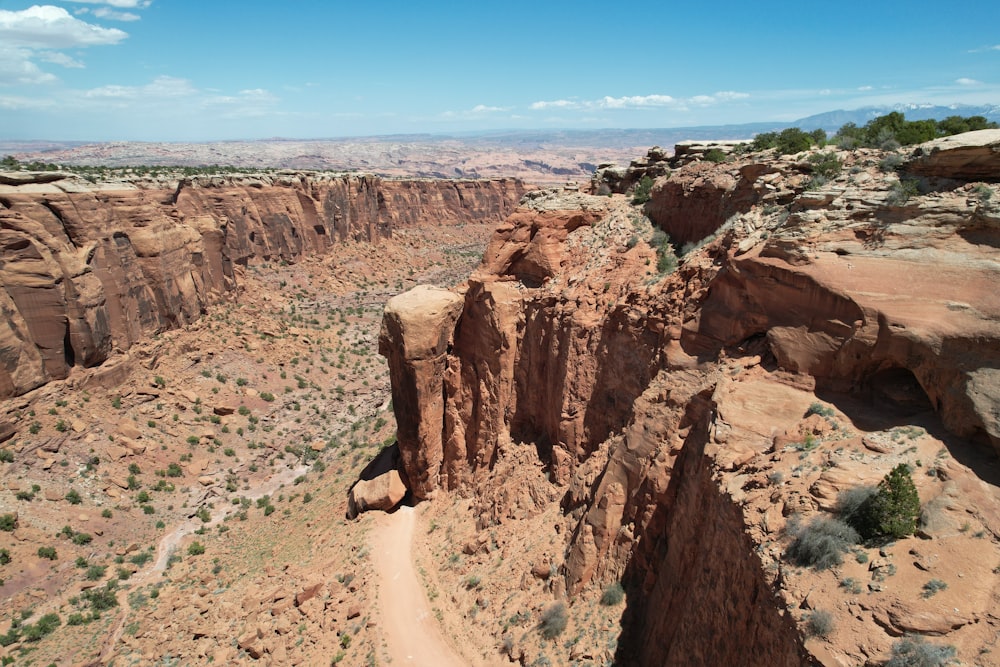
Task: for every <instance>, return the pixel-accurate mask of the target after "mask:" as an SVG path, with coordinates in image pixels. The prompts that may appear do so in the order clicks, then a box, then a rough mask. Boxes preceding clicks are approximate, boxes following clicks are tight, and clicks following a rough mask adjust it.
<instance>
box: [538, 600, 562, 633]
mask: <svg viewBox="0 0 1000 667" xmlns="http://www.w3.org/2000/svg"><path fill="white" fill-rule="evenodd" d="M567 622H568V618H567V615H566V605H565V604H564V603H562V602H556V603H555V604H554V605H552V606H550V607H548V608H546V609H545V611H543V612H542V622H541V623H540V624H539V627H540V628H541V631H542V636H543V637H545V638H546V639H553V638H555V637H558V636H559V635H561V634H562V632H563V630H565V629H566V623H567Z"/></svg>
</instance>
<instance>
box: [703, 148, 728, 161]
mask: <svg viewBox="0 0 1000 667" xmlns="http://www.w3.org/2000/svg"><path fill="white" fill-rule="evenodd" d="M703 157H704V159H705V160H707V161H709V162H725V161H726V154H725V153H724V152H723V151H722V150H720V149H718V148H709V149H708V150H707V151H705V155H704V156H703Z"/></svg>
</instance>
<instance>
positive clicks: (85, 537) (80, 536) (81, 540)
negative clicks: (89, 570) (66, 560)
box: [73, 533, 94, 546]
mask: <svg viewBox="0 0 1000 667" xmlns="http://www.w3.org/2000/svg"><path fill="white" fill-rule="evenodd" d="M93 539H94V538H93V537H91V536H90V534H89V533H75V534H74V535H73V544H79V545H81V546H82V545H84V544H90V543H91V541H92V540H93Z"/></svg>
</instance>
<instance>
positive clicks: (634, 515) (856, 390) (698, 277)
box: [382, 151, 1000, 665]
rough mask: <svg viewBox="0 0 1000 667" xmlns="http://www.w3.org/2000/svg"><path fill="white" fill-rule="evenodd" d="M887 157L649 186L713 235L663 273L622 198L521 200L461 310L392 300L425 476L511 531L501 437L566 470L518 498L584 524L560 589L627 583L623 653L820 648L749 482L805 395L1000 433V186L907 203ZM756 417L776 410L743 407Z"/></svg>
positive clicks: (409, 443) (658, 203)
mask: <svg viewBox="0 0 1000 667" xmlns="http://www.w3.org/2000/svg"><path fill="white" fill-rule="evenodd" d="M879 157H880V156H879V155H877V154H875V153H865V152H864V151H861V152H858V153H855V154H844V155H842V158H843V159H845V160H848V161H854V165H855V166H856V167H857V168H856V169H855V170H853V171H852V172H851V173H850V174H848V173H847V171H846V170H845V172H844V173H843V174H842V175H841V176H840V177H839V178H838V179H837V180H836V182H835V183H833V184H830V185H828V186H826V187H824V188H822V189H815V184H812V185H813V189H811V190H810V189H807V185H808V184H809V180H810V173H809V163H808V162H797V161H795V160H792V159H773V158H770V159H767V160H760V159H759V158H758V159H757V160H755V159H754V158H742V159H738V160H735V161H731V162H729V163H724V164H721V165H707V164H698V163H695V164H692V165H690V166H689V167H685V168H682V169H680V170H678V171H677V172H675V173H674V174H673V175H671V176H669V177H665V178H661V179H659V180H658V181H657V184H656V186H655V187H654V189H653V199H652V201H651V202H650V203H649V205H648V206H647V207H646V211H648V212H649V215H650V218H652V219H653V220H654V222H657V224H658V225H659V226H661V227H662V228H663V229H664V230H665V231H666V232H668V233H669V234H670V236H671V237H672V238H674V239H677V240H681V241H684V242H697V241H699V240H700V239H702V238H704V237H707V236H710V235H713V234H716V233H718V234H719V237H720V238H719V240H717V241H715V242H713V243H711V244H709V245H708V246H707V247H706V248H704V249H702V250H700V251H694V252H692V253H691V254H689V255H688V256H686V257H684V258H683V260H682V261H681V263H680V267H679V269H678V270H677V271H676V272H675V273H673V274H669V275H665V274H660V273H658V272H657V270H656V267H657V255H656V253H655V252H654V250H653V249H652V248H650V246H649V245H648V244H647V243H646V241H645V240H646V239H650V227H649V222H648V221H647V220H646V219H645V218H644V217H643V215H642V214H641V213H640V211H639V210H637V209H635V208H633V207H631V206H630V205H629V204H628V203H627V202H626V201H625V200H624V199H623V198H620V197H610V198H608V197H591V196H587V195H580V194H575V193H570V194H566V193H562V194H558V193H553V194H545V193H536V194H535V195H533V196H531V197H529V198H528V199H527V200H526V203H525V206H524V207H523V208H521V209H520V210H518V211H517V212H516V213H515V214H514V215H512V216H511V217H510V218H509V219H508V221H507V222H506V223H505V224H504V225H501V226H500V227H499V228H498V229H497V232H496V234H495V236H494V239H493V241H492V242H491V244H490V246H489V248H488V250H487V252H486V255H485V256H484V259H483V263H482V265H481V267H480V269H479V270H478V271H477V272H476V273H474V274H473V276H472V277H471V278H470V280H469V283H468V287H467V289H466V290H465V292H464V295H458V294H456V295H455V296H454V297H453V298H451V299H445V298H444V297H441V298H442V299H443V300H447V301H448V302H449V303H453V302H457V300H458V299H459V298H463V299H464V307H463V308H462V310H461V313H459V314H456V313H455V312H454V310H453V309H449V310H448V311H447V315H446V316H445V314H443V312H442V311H440V310H435V311H434V312H431V311H427V312H426V313H423V314H420V313H419V312H418V310H419V309H416V310H415V309H413V308H411V307H410V306H412V305H413V304H414V303H415V302H417V301H419V299H414V298H413V297H412V296H410V295H401V296H400V297H397V299H398V300H399V301H398V302H397V304H396V307H395V308H394V307H393V304H392V303H391V304H390V307H389V308H388V309H387V313H386V320H385V325H384V328H383V337H382V340H383V346H382V349H383V352H384V353H386V354H388V356H389V362H390V370H391V373H392V379H393V395H394V405H395V409H396V416H397V421H398V423H399V446H400V450H401V452H402V453H403V461H404V464H405V466H406V472H407V474H408V476H409V478H410V479H411V480H417V481H416V482H415V483H414V484H413V491H414V494H415V495H416V496H417V497H418V498H427V497H430V496H432V495H434V494H435V493H437V492H438V491H439V490H449V489H455V490H459V491H461V492H463V493H471V494H473V495H474V497H476V498H478V502H477V504H476V510H477V512H478V516H479V523H480V526H481V527H488V526H502V525H504V524H516V522H517V520H518V519H521V518H524V517H525V516H526V514H525V503H524V501H523V499H522V498H518V493H517V492H516V491H514V490H511V489H509V488H506V489H498V486H497V485H498V484H500V485H506V484H508V481H507V480H506V479H498V477H497V476H495V475H493V474H492V471H493V469H494V468H495V467H496V466H497V464H498V461H499V460H501V459H503V457H505V456H508V455H509V454H508V452H507V451H506V450H507V448H508V447H510V446H513V447H514V448H518V447H520V448H530V449H531V450H533V451H535V452H536V453H537V457H538V460H540V462H541V464H542V465H543V466H544V467H545V469H546V471H547V472H548V479H549V483H550V484H551V485H552V487H553V489H552V491H551V492H546V491H544V490H542V491H538V490H537V489H534V488H532V489H530V490H528V491H527V492H528V493H529V494H530V497H531V499H533V502H534V503H535V505H536V511H537V512H540V511H542V508H543V506H544V504H545V503H546V502H548V500H547V498H549V497H552V496H556V497H559V496H561V498H562V499H561V509H562V512H563V515H564V516H566V517H567V518H568V520H569V521H570V523H572V524H573V525H575V528H574V529H573V530H572V531H571V533H570V534H569V535H568V536H567V537H566V553H565V561H564V562H563V563H562V565H561V569H560V572H561V573H562V575H563V577H564V578H565V587H566V589H567V590H568V591H569V592H570V593H571V594H572V593H576V592H580V591H583V590H586V589H587V588H588V587H590V586H593V585H594V584H597V583H600V584H604V583H607V582H610V581H614V580H619V579H621V580H623V581H625V582H627V588H629V587H631V588H630V590H631V594H630V598H629V609H628V612H627V614H626V617H625V618H626V621H625V626H624V629H625V631H624V633H623V644H622V645H620V647H619V655H618V657H619V658H620V659H621V660H622V661H623V662H624V663H625V664H628V662H629V661H638V662H639V663H641V664H706V665H707V664H729V663H732V664H746V665H751V664H760V665H772V664H788V665H794V664H803V663H805V662H808V661H810V660H812V658H810V657H807V656H806V654H805V653H804V649H803V643H802V639H801V638H800V636H799V634H798V631H797V630H796V629H795V626H794V622H792V620H790V618H789V616H788V615H787V613H786V610H785V608H784V604H785V603H784V602H782V601H781V600H779V599H778V597H776V589H775V585H776V583H775V580H774V576H773V571H772V572H770V573H769V572H768V571H767V570H766V569H765V567H764V564H763V561H762V559H761V556H760V553H762V551H761V546H762V545H760V544H759V543H756V542H755V541H754V539H752V538H751V536H750V533H751V530H750V526H753V525H756V521H757V519H754V518H753V517H751V516H750V515H748V514H747V513H746V512H747V511H748V510H747V509H746V508H745V507H744V505H743V503H744V500H741V499H744V498H746V497H748V494H750V495H752V494H753V493H754V489H757V488H760V487H761V486H766V485H767V481H766V480H765V481H761V480H762V479H763V478H764V475H763V473H760V472H759V471H760V470H762V469H766V468H764V467H763V466H765V462H764V459H765V458H766V457H767V456H768V454H769V452H773V451H774V450H773V447H774V446H775V445H774V442H775V440H774V434H775V433H778V432H780V431H781V430H782V429H784V428H788V429H791V428H792V427H793V426H795V424H797V422H798V421H800V420H801V419H802V415H803V413H804V411H805V406H807V405H808V404H809V403H808V400H807V399H805V398H803V397H804V396H807V395H810V394H808V392H810V391H812V390H813V389H815V388H817V387H818V388H820V389H823V390H828V391H838V392H848V393H849V394H851V395H853V396H855V397H859V398H861V399H863V400H873V401H874V400H887V401H889V403H891V404H892V405H893V406H896V407H899V408H900V409H904V408H905V409H909V408H913V409H917V410H922V409H924V408H927V409H931V410H934V411H935V412H936V414H937V415H938V417H939V418H940V420H941V423H943V425H944V426H945V428H947V429H948V430H950V431H951V433H953V434H955V435H957V436H960V437H962V438H967V439H970V440H971V441H973V442H979V443H980V445H981V446H985V447H986V448H987V449H988V450H991V449H1000V415H998V414H997V412H996V406H997V405H1000V375H998V374H997V371H996V368H998V367H1000V363H998V361H1000V357H998V353H1000V327H998V325H997V322H1000V299H998V298H997V296H996V292H995V285H996V284H998V280H1000V266H998V265H997V263H996V261H995V249H996V247H997V245H998V237H997V229H998V228H1000V227H998V226H997V220H998V219H1000V207H998V205H997V203H996V202H995V201H994V200H993V199H992V198H991V197H990V196H989V195H991V194H992V193H993V190H991V189H990V186H986V185H979V186H975V187H974V186H973V185H972V184H967V183H964V182H961V181H935V182H926V183H925V184H924V186H925V190H926V192H925V194H924V195H921V196H917V197H913V198H912V199H910V200H908V201H906V200H903V201H900V198H899V197H898V196H895V195H894V194H893V192H894V188H896V186H895V185H894V184H895V183H896V182H897V180H898V178H897V177H896V176H895V175H894V174H893V175H889V176H884V175H880V174H878V172H877V171H876V170H875V169H874V166H875V165H876V164H877V161H878V159H879ZM923 168H925V169H926V165H924V167H923ZM994 189H995V188H994ZM991 202H992V203H991ZM671 252H672V251H671V250H670V249H669V248H666V247H665V248H663V249H662V250H661V253H660V254H667V255H669V254H670V253H671ZM667 264H668V263H667ZM404 311H405V312H407V313H409V316H411V317H412V318H414V319H411V321H410V323H409V326H410V327H411V328H413V329H415V330H420V331H422V332H424V333H422V334H421V336H423V337H429V338H433V339H434V340H435V341H437V346H436V348H435V355H434V358H433V362H432V363H428V362H427V359H426V357H423V356H420V357H409V356H408V355H407V353H406V352H405V351H404V350H405V343H406V336H405V334H403V335H402V337H401V338H400V337H399V332H400V331H403V329H402V328H401V327H400V326H399V323H398V322H397V321H396V320H398V319H399V317H400V316H399V312H404ZM427 332H433V336H429V335H428V333H427ZM730 358H732V359H733V361H732V362H730V361H729V359H730ZM734 383H735V384H734ZM769 401H770V403H769ZM802 401H806V402H805V403H803V402H802ZM754 402H756V403H758V404H759V406H760V407H758V408H754V407H753V404H754ZM748 406H749V407H748ZM894 409H895V408H894ZM759 410H763V411H764V412H765V413H766V415H767V417H766V418H765V421H766V422H768V423H766V424H762V425H756V423H755V422H754V421H753V420H754V419H759V417H754V415H755V414H757V412H758V411H759ZM511 442H512V443H513V444H512V445H511V444H510V443H511ZM740 471H742V472H740ZM755 471H756V473H755ZM754 474H756V475H757V477H759V478H760V479H757V478H756V477H753V475H754ZM760 493H765V492H764V491H763V490H762V491H761V492H760ZM767 493H770V492H767ZM522 495H523V494H522ZM758 495H759V494H758ZM511 498H513V499H514V500H516V502H513V501H511V502H509V503H508V499H511ZM764 498H765V499H764V501H762V502H764V503H766V504H765V505H764V507H765V508H766V507H767V506H768V504H771V505H773V504H775V503H778V504H781V503H784V504H785V506H786V507H788V508H791V507H793V506H801V507H803V508H806V509H807V510H808V509H811V508H813V507H815V501H814V500H812V499H809V500H805V499H803V498H801V497H799V496H794V497H789V498H785V499H782V496H781V495H780V494H779V495H778V496H772V497H771V499H770V500H769V501H768V500H767V497H766V495H765V496H764ZM528 504H529V505H530V502H529V503H528ZM760 511H761V512H764V511H765V509H761V510H760ZM788 511H792V510H791V509H789V510H788ZM529 514H530V510H529ZM755 516H756V515H755ZM779 516H780V515H779ZM770 522H771V526H770V528H765V529H764V532H765V533H768V532H774V530H776V529H775V528H774V526H775V525H777V524H778V520H777V519H776V518H774V517H772V518H771V519H770ZM758 539H759V537H758ZM720 638H725V639H724V640H722V639H720ZM852 650H854V649H852ZM857 650H861V649H857ZM851 655H855V656H856V655H857V653H852V654H851Z"/></svg>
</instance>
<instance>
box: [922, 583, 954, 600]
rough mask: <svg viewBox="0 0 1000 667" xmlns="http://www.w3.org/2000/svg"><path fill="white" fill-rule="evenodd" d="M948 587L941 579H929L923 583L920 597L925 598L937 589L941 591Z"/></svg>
mask: <svg viewBox="0 0 1000 667" xmlns="http://www.w3.org/2000/svg"><path fill="white" fill-rule="evenodd" d="M946 588H948V584H947V583H945V582H943V581H941V580H940V579H931V580H930V581H928V582H927V583H926V584H924V592H923V593H921V594H920V597H922V598H924V599H926V598H929V597H932V596H933V595H934V594H935V593H937V592H938V591H943V590H944V589H946Z"/></svg>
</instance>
